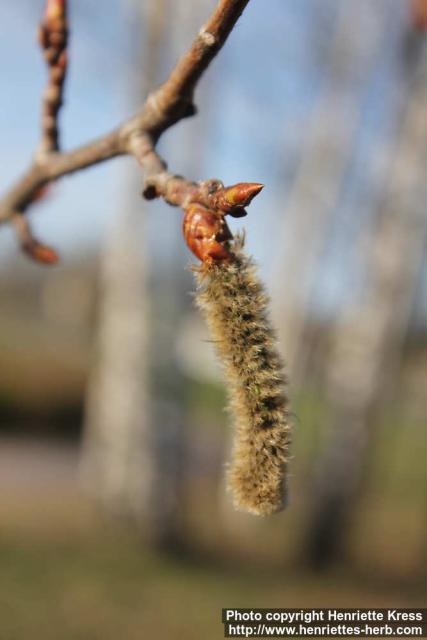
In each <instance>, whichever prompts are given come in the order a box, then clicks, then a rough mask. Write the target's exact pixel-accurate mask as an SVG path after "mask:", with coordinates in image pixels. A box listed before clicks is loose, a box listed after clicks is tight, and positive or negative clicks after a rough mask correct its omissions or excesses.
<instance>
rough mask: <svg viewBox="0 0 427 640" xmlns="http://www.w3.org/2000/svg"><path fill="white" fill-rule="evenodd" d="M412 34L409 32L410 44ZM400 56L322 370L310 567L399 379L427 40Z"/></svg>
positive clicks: (342, 513) (322, 558) (411, 289)
mask: <svg viewBox="0 0 427 640" xmlns="http://www.w3.org/2000/svg"><path fill="white" fill-rule="evenodd" d="M416 38H417V37H416V36H415V35H413V39H414V43H415V44H417V43H416V42H415V40H416ZM418 45H420V42H419V40H418ZM406 53H407V51H406ZM415 53H416V52H415ZM407 62H408V64H411V65H413V66H412V68H409V67H407V69H406V72H407V74H409V77H410V79H411V83H410V88H409V91H408V93H407V98H406V101H405V106H404V109H403V114H401V126H400V131H399V133H398V138H397V142H396V145H395V149H394V152H393V153H392V154H391V166H390V172H389V176H388V178H387V185H386V186H385V189H386V191H385V196H384V198H383V201H382V203H381V206H380V209H379V212H378V216H377V220H376V224H375V227H374V229H373V230H372V229H371V230H370V238H369V240H368V239H366V243H365V250H364V253H363V258H364V262H365V268H366V274H365V283H364V284H365V286H364V292H363V296H362V299H361V300H359V301H358V302H356V303H355V304H354V306H353V307H352V308H350V309H348V310H347V312H346V313H345V314H344V315H343V317H342V318H341V320H340V321H339V323H338V324H337V326H336V330H335V334H334V336H333V342H332V348H331V353H330V357H329V359H328V361H327V367H326V368H325V385H326V389H327V394H328V399H329V403H330V410H331V416H332V417H331V422H330V429H329V433H328V437H327V438H326V442H325V443H324V453H323V455H322V456H321V458H320V460H319V463H318V465H317V470H316V471H317V473H316V474H315V482H314V484H313V491H312V505H311V514H310V518H309V524H308V540H307V546H306V548H305V553H304V556H305V558H307V560H308V562H309V563H310V564H311V565H312V566H314V567H317V568H322V567H325V566H327V565H328V564H329V563H331V562H332V561H334V560H338V559H339V558H340V557H341V555H342V552H343V542H344V538H345V533H346V531H347V525H348V523H349V521H350V517H351V513H352V509H353V508H354V505H355V499H356V496H357V493H358V491H359V489H360V486H361V481H362V479H363V476H364V473H365V470H366V467H367V464H368V462H369V444H370V442H372V436H373V430H372V427H373V424H372V417H373V415H374V412H375V408H376V406H377V402H378V399H379V397H380V395H382V394H383V393H385V392H387V390H388V391H390V385H391V384H392V383H393V381H394V380H396V376H397V373H398V369H399V363H400V357H401V353H402V344H403V341H404V338H405V334H406V331H407V328H408V322H409V319H410V315H411V311H412V308H413V303H414V294H415V289H416V286H417V279H418V275H419V273H420V269H421V265H422V260H423V256H424V251H425V242H426V237H427V211H426V202H427V180H426V166H427V110H426V107H425V105H426V102H427V50H426V47H425V46H424V44H423V46H420V49H419V51H418V55H416V59H414V58H413V57H412V58H411V59H410V60H408V61H407ZM405 82H406V81H405ZM355 214H357V212H355Z"/></svg>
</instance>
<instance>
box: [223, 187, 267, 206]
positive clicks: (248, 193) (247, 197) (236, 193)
mask: <svg viewBox="0 0 427 640" xmlns="http://www.w3.org/2000/svg"><path fill="white" fill-rule="evenodd" d="M263 188H264V185H263V184H261V183H260V182H239V183H238V184H234V185H233V186H232V187H226V189H225V191H224V197H225V200H226V201H227V202H228V203H229V204H231V205H233V206H236V207H247V206H248V205H249V204H250V203H251V202H252V200H253V199H254V198H255V196H257V195H258V194H259V193H260V191H262V189H263Z"/></svg>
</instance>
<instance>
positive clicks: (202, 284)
mask: <svg viewBox="0 0 427 640" xmlns="http://www.w3.org/2000/svg"><path fill="white" fill-rule="evenodd" d="M243 244H244V242H243V238H241V237H236V238H235V240H234V241H233V243H232V244H231V252H232V254H233V256H234V258H235V259H234V260H233V261H232V262H227V263H224V262H223V263H216V264H215V263H214V264H206V263H205V264H203V265H201V266H200V267H198V268H195V269H194V271H195V274H196V280H197V285H198V289H197V294H196V303H197V306H198V307H199V308H200V309H201V310H202V312H203V314H204V315H205V317H206V320H207V323H208V325H209V328H210V331H211V333H212V335H213V338H214V341H215V344H216V349H217V353H218V356H219V358H220V360H221V361H222V363H223V367H224V373H225V377H226V382H227V388H228V395H229V408H230V412H231V415H232V417H233V419H234V427H235V431H234V444H233V457H232V462H231V465H230V468H229V472H228V485H229V488H230V489H231V491H232V493H233V495H234V504H235V506H236V508H238V509H241V510H244V511H249V512H250V513H253V514H256V515H268V514H272V513H276V512H278V511H281V510H282V509H283V508H284V506H285V499H286V487H285V474H286V467H287V460H288V448H289V440H290V427H289V422H288V411H287V406H288V403H287V399H286V396H285V394H284V385H285V379H284V374H283V367H282V363H281V360H280V357H279V355H278V353H277V350H276V346H275V336H274V333H273V331H272V329H271V326H270V323H269V320H268V315H267V305H268V297H267V296H266V294H265V292H264V287H263V285H262V283H261V282H260V281H259V279H258V277H257V274H256V270H255V266H254V264H253V262H252V260H251V258H249V257H248V256H246V255H245V253H244V251H243Z"/></svg>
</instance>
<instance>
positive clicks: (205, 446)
mask: <svg viewBox="0 0 427 640" xmlns="http://www.w3.org/2000/svg"><path fill="white" fill-rule="evenodd" d="M214 4H215V3H214V1H213V0H198V1H197V2H192V1H191V0H175V2H172V1H171V0H104V1H103V2H102V3H100V2H99V1H96V0H84V1H83V0H74V1H71V2H70V5H71V12H70V13H71V15H70V19H71V28H72V40H71V53H70V55H71V66H70V75H69V78H68V82H67V87H66V105H65V108H64V110H63V112H62V113H61V127H62V139H63V143H64V146H65V147H66V148H70V147H72V146H75V145H78V144H81V143H83V142H84V141H86V140H87V139H88V138H92V137H94V136H96V135H100V134H102V133H103V132H105V131H106V130H108V129H109V128H112V127H114V126H115V125H116V124H117V123H118V122H120V121H121V120H123V119H124V118H126V117H128V116H130V115H131V114H132V113H134V112H135V111H136V110H137V109H138V106H139V105H140V104H141V101H142V100H143V98H144V96H145V95H146V93H147V91H148V89H149V88H151V87H154V86H157V85H158V84H159V83H160V82H161V81H162V80H163V79H165V77H166V76H167V74H168V71H169V70H170V69H171V67H172V65H173V64H174V62H175V61H176V59H177V57H178V56H179V55H180V54H181V53H182V52H183V51H184V50H185V48H186V47H187V46H188V45H189V43H190V42H191V40H192V38H193V36H194V35H195V33H196V32H197V31H198V29H199V28H200V26H201V24H202V23H203V21H204V20H205V19H206V17H207V16H208V14H209V12H210V11H211V10H212V8H213V6H214ZM42 9H43V0H20V1H19V2H9V1H8V0H0V78H1V83H0V85H1V90H0V91H1V118H0V139H1V141H2V144H1V148H0V164H1V188H2V190H5V189H6V187H7V186H8V184H10V183H11V182H12V181H13V179H14V178H15V177H17V176H18V175H19V174H20V173H21V171H22V170H23V168H24V166H25V164H26V163H28V162H29V159H30V156H31V153H32V151H33V150H34V149H35V147H36V145H37V142H38V136H39V108H40V95H41V91H42V89H43V86H44V83H45V76H46V72H45V68H44V65H43V62H42V57H41V54H40V53H39V51H38V48H37V44H36V37H35V32H36V26H37V23H38V21H39V19H40V16H41V13H42ZM426 28H427V2H426V1H425V0H415V1H411V0H375V2H372V0H358V1H357V2H354V1H352V0H346V1H345V2H343V1H341V0H270V1H269V2H268V3H267V2H261V1H260V0H252V2H250V3H249V6H248V8H247V10H246V11H245V13H244V15H243V17H242V18H241V20H240V21H239V23H238V25H237V27H236V29H235V30H234V31H233V33H232V35H231V37H230V39H229V41H228V42H227V44H226V46H225V48H224V50H223V51H222V52H221V54H220V55H219V57H218V59H217V60H215V61H214V63H213V64H212V66H211V67H210V68H209V70H208V72H207V73H206V74H205V76H204V77H203V79H202V81H201V82H200V86H199V88H198V91H197V95H196V102H197V104H198V106H199V115H198V116H197V117H196V118H193V119H191V120H186V121H183V122H182V123H180V124H178V125H177V126H175V127H173V128H172V129H171V130H169V131H168V132H167V133H166V134H165V135H164V137H163V138H162V140H161V143H160V151H161V153H162V154H163V156H164V157H165V158H166V159H167V160H168V163H169V167H170V169H171V171H173V172H176V173H179V174H182V175H185V176H187V177H189V178H193V179H196V180H198V179H206V178H210V177H218V178H221V179H222V180H224V182H225V183H226V184H233V183H235V182H238V181H243V180H244V181H254V182H263V183H265V185H266V187H265V189H264V191H263V192H262V194H261V195H260V196H259V197H258V198H257V199H256V200H255V201H254V203H253V204H252V205H251V207H250V213H249V216H248V218H246V219H245V220H243V221H234V222H232V224H233V228H234V229H237V228H241V227H242V225H243V226H244V228H245V229H246V231H247V238H248V242H247V245H248V250H249V251H250V252H251V253H252V254H253V255H254V256H255V258H256V260H257V262H258V264H259V266H260V273H261V276H262V278H263V279H264V280H265V282H266V284H267V288H268V291H269V293H270V295H271V299H272V300H271V303H272V304H271V307H272V318H273V320H274V324H275V326H276V328H277V332H278V337H279V342H280V349H281V352H282V354H283V357H284V358H285V360H286V363H287V372H288V375H289V387H288V392H289V396H290V399H291V405H292V411H293V423H294V444H293V456H294V459H293V461H292V467H291V480H290V485H291V486H290V496H291V499H290V505H289V508H288V510H287V511H286V512H285V513H283V514H280V515H278V516H275V517H271V518H267V519H265V520H260V519H256V518H254V517H253V516H249V515H245V514H240V513H236V512H235V511H234V510H233V508H232V507H231V505H230V497H229V496H228V495H227V494H226V492H225V487H224V464H225V462H226V460H227V458H228V455H229V453H228V451H229V444H230V439H231V438H230V426H229V421H228V418H227V415H226V413H225V411H224V406H225V402H226V400H225V390H224V387H223V383H222V376H221V371H220V368H219V366H218V365H217V363H216V360H215V358H214V355H213V351H212V344H211V343H210V342H209V336H208V334H207V331H206V329H205V327H204V324H203V322H202V319H201V318H200V317H199V315H198V313H197V312H196V311H195V310H194V308H193V304H192V295H191V292H192V291H193V282H192V276H191V273H190V272H189V271H188V269H187V268H186V267H188V265H189V264H190V263H191V257H190V254H189V252H188V251H187V249H186V248H185V247H184V244H183V241H182V237H181V230H180V227H181V214H180V212H179V211H178V210H174V209H172V208H170V207H168V206H166V205H165V204H163V203H162V202H153V203H146V202H144V201H143V200H142V199H141V197H140V192H141V189H142V177H141V175H140V174H139V172H138V171H137V169H136V167H135V163H134V161H133V160H132V159H119V160H114V161H112V162H110V163H107V164H105V165H101V166H98V167H96V168H94V169H91V170H89V171H85V172H82V173H81V174H78V175H75V176H74V177H73V178H71V179H64V180H63V181H61V182H60V183H58V184H57V185H55V186H54V188H52V189H51V191H50V192H49V194H48V196H47V197H46V198H45V199H44V201H42V202H40V203H38V204H37V205H36V206H35V207H34V209H33V211H32V213H31V219H32V222H33V225H34V228H35V231H36V233H37V236H38V237H40V238H42V239H43V240H44V241H46V242H47V243H49V244H52V245H53V246H55V247H56V248H57V249H58V250H59V251H60V253H61V256H62V261H61V264H60V266H58V267H54V268H50V269H44V268H41V267H40V266H35V265H33V264H31V263H30V262H29V261H28V260H26V259H25V258H24V257H23V256H22V255H21V254H20V253H19V251H18V250H17V247H16V244H15V239H14V237H13V234H12V232H11V230H10V229H9V228H8V227H3V228H2V229H1V230H0V486H1V499H0V620H1V634H2V637H4V638H16V639H21V638H28V637H32V638H44V640H50V639H52V640H53V639H55V640H56V639H57V638H59V637H60V638H61V639H63V640H68V639H70V640H71V639H73V640H74V639H79V638H81V639H85V640H86V639H87V638H91V639H100V640H101V639H102V640H109V639H113V638H114V639H115V638H117V637H118V636H120V637H123V638H126V640H128V639H129V640H134V639H135V640H136V639H137V638H138V639H139V638H141V637H156V638H160V639H162V638H165V639H166V638H167V639H171V638H178V637H185V638H187V639H189V640H190V639H192V638H194V639H196V638H200V637H204V638H207V639H210V638H220V637H222V634H223V630H222V625H221V624H220V613H221V612H220V609H221V607H231V606H232V607H234V606H241V607H320V606H334V607H338V606H349V607H375V606H377V607H379V606H384V607H387V606H394V607H396V606H402V607H405V606H406V607H416V606H421V605H422V604H423V603H424V604H425V598H426V595H427V581H426V566H427V540H426V530H427V501H426V484H427V483H426V479H427V469H426V464H425V460H426V455H427V430H426V426H427V424H426V422H427V420H426V409H427V394H426V384H427V260H426V237H427V180H426V177H427V42H426V40H427V31H426Z"/></svg>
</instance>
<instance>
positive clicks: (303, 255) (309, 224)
mask: <svg viewBox="0 0 427 640" xmlns="http://www.w3.org/2000/svg"><path fill="white" fill-rule="evenodd" d="M386 15H387V8H386V7H385V5H384V3H383V2H379V3H372V2H371V1H370V0H362V1H361V2H349V3H343V4H342V7H341V8H340V10H339V14H338V18H337V26H336V32H335V36H334V39H333V41H332V43H331V47H330V54H329V60H328V63H327V68H326V70H325V76H326V77H325V80H324V87H323V90H322V94H321V97H320V100H319V103H318V105H317V106H316V107H315V109H314V112H313V115H312V118H311V121H310V122H309V123H308V125H307V131H306V134H305V135H306V138H305V143H304V146H303V150H302V156H301V161H300V164H299V167H298V170H297V174H296V178H295V181H294V184H293V186H292V188H291V191H290V194H289V198H288V204H287V206H286V213H285V216H284V223H283V227H284V230H283V237H284V238H285V240H284V249H283V251H281V252H280V254H279V255H281V256H283V257H281V259H280V263H279V264H277V268H276V273H277V274H278V278H277V281H278V282H280V283H282V282H283V279H285V280H286V288H285V291H283V289H281V290H280V291H278V292H277V294H276V295H275V296H274V298H275V299H277V300H279V301H280V302H279V303H278V305H277V306H276V309H275V314H276V317H277V321H276V324H277V326H278V327H279V337H280V340H281V342H282V345H283V353H284V354H286V361H287V367H288V370H289V377H290V381H291V385H292V387H293V388H294V390H295V389H296V388H297V387H298V385H299V382H300V380H301V378H302V376H303V374H304V370H305V364H306V360H307V349H308V348H309V345H308V343H307V340H306V339H305V338H306V336H305V333H306V325H307V316H310V313H309V309H308V307H309V303H310V298H311V295H312V293H313V287H314V284H315V281H316V276H317V269H318V266H319V263H320V261H321V259H322V253H323V251H324V249H325V246H326V243H327V239H328V236H329V231H330V225H331V218H332V216H333V214H334V212H335V211H336V207H337V203H338V199H339V196H340V193H341V189H342V186H343V183H344V181H345V178H346V171H347V168H348V163H349V160H350V159H351V157H352V153H353V148H354V141H355V136H356V134H357V129H358V125H359V120H360V115H361V110H362V106H363V102H364V99H365V90H366V87H367V85H368V84H369V81H370V79H371V73H372V70H373V68H374V67H375V62H376V60H377V58H378V55H379V54H380V53H381V51H382V48H383V45H384V42H383V40H384V36H385V33H384V25H385V20H386ZM355 24H357V25H358V27H357V28H356V29H355ZM361 34H363V36H361ZM280 286H282V285H280Z"/></svg>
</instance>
